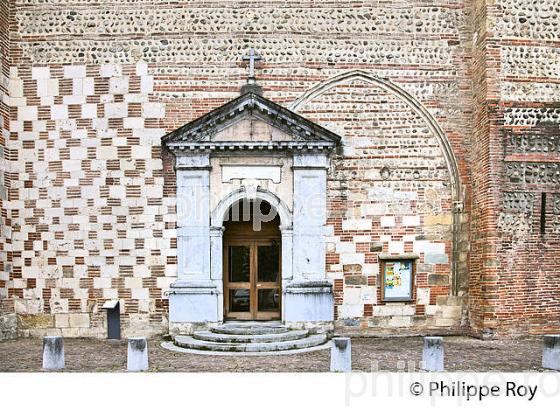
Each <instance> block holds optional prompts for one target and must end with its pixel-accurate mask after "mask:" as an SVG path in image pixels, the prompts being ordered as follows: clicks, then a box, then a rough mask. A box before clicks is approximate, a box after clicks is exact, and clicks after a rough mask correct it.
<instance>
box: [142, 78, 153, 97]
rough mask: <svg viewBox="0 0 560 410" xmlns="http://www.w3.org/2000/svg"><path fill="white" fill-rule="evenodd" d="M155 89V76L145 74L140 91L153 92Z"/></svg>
mask: <svg viewBox="0 0 560 410" xmlns="http://www.w3.org/2000/svg"><path fill="white" fill-rule="evenodd" d="M153 91H154V77H152V76H144V77H141V78H140V92H141V93H151V92H153Z"/></svg>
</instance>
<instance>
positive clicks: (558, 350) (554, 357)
mask: <svg viewBox="0 0 560 410" xmlns="http://www.w3.org/2000/svg"><path fill="white" fill-rule="evenodd" d="M543 339H544V347H543V354H542V367H543V369H551V370H558V371H560V335H545V336H544V338H543Z"/></svg>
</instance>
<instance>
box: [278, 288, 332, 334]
mask: <svg viewBox="0 0 560 410" xmlns="http://www.w3.org/2000/svg"><path fill="white" fill-rule="evenodd" d="M283 303H284V321H285V322H286V323H287V324H288V323H290V322H300V323H301V322H304V323H306V322H332V321H333V320H334V296H333V290H332V284H331V283H330V282H327V281H306V282H292V283H290V284H288V285H287V286H286V287H285V289H284V300H283Z"/></svg>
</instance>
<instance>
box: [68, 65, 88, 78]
mask: <svg viewBox="0 0 560 410" xmlns="http://www.w3.org/2000/svg"><path fill="white" fill-rule="evenodd" d="M85 76H86V66H83V65H67V66H64V78H84V77H85Z"/></svg>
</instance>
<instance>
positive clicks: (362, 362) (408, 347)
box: [0, 337, 542, 372]
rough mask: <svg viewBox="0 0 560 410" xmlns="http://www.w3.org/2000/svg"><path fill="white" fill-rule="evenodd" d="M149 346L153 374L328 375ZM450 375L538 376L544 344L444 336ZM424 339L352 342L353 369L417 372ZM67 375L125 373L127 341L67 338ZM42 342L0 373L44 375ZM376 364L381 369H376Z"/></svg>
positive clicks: (308, 365) (320, 365) (28, 342)
mask: <svg viewBox="0 0 560 410" xmlns="http://www.w3.org/2000/svg"><path fill="white" fill-rule="evenodd" d="M161 342H162V341H161V340H159V339H152V340H150V344H149V355H150V370H152V371H159V372H173V371H184V372H326V371H328V369H329V357H330V354H329V350H328V349H327V350H320V351H316V352H309V353H301V354H294V355H284V356H265V357H255V356H253V357H226V356H205V355H193V354H186V353H176V352H172V351H169V350H166V349H164V348H162V347H161V346H160V344H161ZM444 343H445V354H446V357H445V366H446V370H448V371H477V372H486V371H497V372H523V371H539V370H541V369H540V360H541V349H542V345H541V340H540V339H527V340H515V341H513V340H508V341H502V340H500V341H482V340H478V339H471V338H467V337H446V338H445V339H444ZM422 344H423V340H422V338H420V337H407V338H404V337H403V338H386V339H374V338H367V339H366V338H356V339H352V368H353V369H354V370H359V371H370V370H372V368H373V369H379V370H381V371H399V370H404V369H409V370H417V369H418V362H419V361H420V360H421V356H422ZM64 346H65V356H66V370H65V371H69V372H120V371H124V370H126V350H127V346H126V341H107V340H92V339H65V340H64ZM41 349H42V341H41V339H20V340H17V341H6V342H0V372H34V371H41V361H42V356H41ZM376 363H377V364H376Z"/></svg>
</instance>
